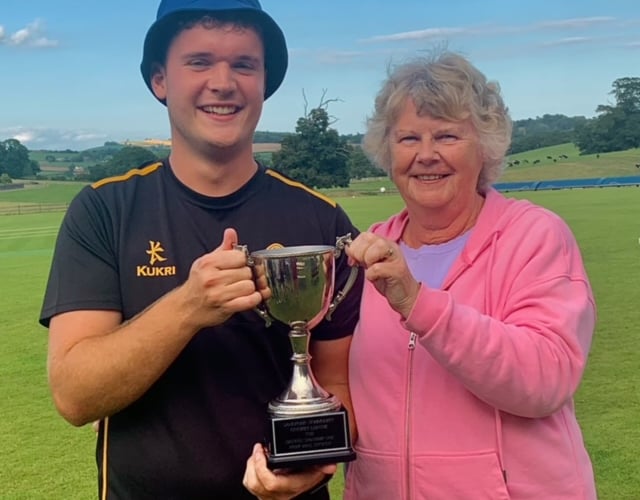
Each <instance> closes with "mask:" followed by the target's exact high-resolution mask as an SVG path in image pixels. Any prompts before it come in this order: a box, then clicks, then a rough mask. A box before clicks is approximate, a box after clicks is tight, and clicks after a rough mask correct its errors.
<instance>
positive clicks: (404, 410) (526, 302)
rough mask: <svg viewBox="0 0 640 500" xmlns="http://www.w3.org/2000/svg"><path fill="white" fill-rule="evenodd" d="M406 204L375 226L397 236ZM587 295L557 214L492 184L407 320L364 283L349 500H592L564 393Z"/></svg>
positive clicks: (574, 373)
mask: <svg viewBox="0 0 640 500" xmlns="http://www.w3.org/2000/svg"><path fill="white" fill-rule="evenodd" d="M407 220H408V218H407V213H406V210H405V211H403V212H401V213H400V214H397V215H395V216H393V217H391V218H390V219H389V220H388V221H386V222H384V223H380V224H376V225H374V226H373V227H372V228H371V230H372V231H373V232H375V233H377V234H379V235H382V236H385V237H387V238H389V239H391V240H393V241H396V242H397V241H399V240H400V237H401V235H402V231H403V229H404V227H405V225H406V223H407ZM594 324H595V304H594V300H593V294H592V291H591V287H590V285H589V281H588V278H587V275H586V273H585V270H584V266H583V263H582V258H581V256H580V251H579V248H578V246H577V244H576V241H575V239H574V236H573V235H572V233H571V231H570V230H569V228H568V227H567V225H566V224H565V223H564V221H563V220H562V219H561V218H560V217H558V216H557V215H555V214H553V213H552V212H550V211H548V210H546V209H544V208H542V207H539V206H536V205H533V204H531V203H530V202H528V201H518V200H514V199H508V198H506V197H504V196H503V195H502V194H500V193H498V192H497V191H495V190H493V189H491V190H489V192H488V193H487V197H486V201H485V204H484V207H483V208H482V211H481V213H480V216H479V218H478V220H477V222H476V225H475V227H474V228H473V231H472V233H471V235H470V237H469V240H468V241H467V243H466V245H465V247H464V249H463V250H462V253H461V255H460V256H459V257H458V259H457V260H456V262H455V263H454V264H453V266H452V268H451V269H450V270H449V273H448V275H447V277H446V278H445V281H444V284H443V289H442V290H434V289H430V288H428V287H427V286H425V285H422V286H421V289H420V293H419V297H418V299H417V301H416V304H415V306H414V308H413V310H412V311H411V314H410V315H409V317H408V318H407V319H406V321H403V320H402V318H401V317H400V316H399V315H398V314H397V313H396V312H394V311H393V310H392V309H391V308H390V307H389V306H388V304H387V301H386V299H385V298H384V297H383V296H382V295H380V294H379V293H378V292H377V291H376V289H375V288H374V287H373V285H372V284H371V283H369V282H367V283H366V284H365V289H364V292H363V300H362V305H361V311H360V323H359V324H358V326H357V328H356V331H355V333H354V336H353V342H352V345H351V354H350V368H349V372H350V388H351V397H352V401H353V405H354V413H355V418H356V422H357V424H358V436H359V437H358V442H357V444H356V451H357V453H358V458H357V460H356V461H355V462H352V463H350V464H349V468H348V473H347V479H346V484H345V494H344V498H345V499H346V500H370V499H371V500H421V499H430V500H431V499H442V500H456V499H460V500H477V499H478V500H479V499H492V500H496V499H513V500H524V499H527V500H555V499H563V500H566V499H576V500H577V499H580V500H584V499H595V498H596V490H595V484H594V478H593V471H592V467H591V461H590V459H589V456H588V454H587V451H586V449H585V447H584V444H583V439H582V433H581V431H580V428H579V426H578V423H577V421H576V417H575V413H574V405H573V395H574V394H575V392H576V389H577V388H578V385H579V383H580V380H581V377H582V374H583V372H584V369H585V364H586V361H587V355H588V353H589V348H590V344H591V338H592V335H593V330H594Z"/></svg>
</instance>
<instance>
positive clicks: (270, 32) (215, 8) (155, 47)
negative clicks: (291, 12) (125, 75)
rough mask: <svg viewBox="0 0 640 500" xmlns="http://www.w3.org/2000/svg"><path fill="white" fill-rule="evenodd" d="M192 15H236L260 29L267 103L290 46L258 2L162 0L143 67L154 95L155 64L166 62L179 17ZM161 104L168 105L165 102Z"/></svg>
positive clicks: (283, 69)
mask: <svg viewBox="0 0 640 500" xmlns="http://www.w3.org/2000/svg"><path fill="white" fill-rule="evenodd" d="M189 12H194V13H195V12H199V13H202V15H207V14H209V15H210V16H211V17H213V18H215V17H216V13H222V12H229V13H235V14H237V15H238V16H240V18H241V19H246V20H247V21H248V22H251V23H255V24H256V25H257V26H259V27H260V30H261V31H262V43H263V45H264V65H265V70H266V73H267V76H266V82H265V90H264V98H265V99H267V98H268V97H270V96H271V94H273V93H274V92H275V91H276V90H277V88H278V87H279V86H280V84H281V83H282V80H283V79H284V75H285V73H286V72H287V65H288V60H289V58H288V52H287V42H286V40H285V38H284V34H283V33H282V30H281V29H280V27H279V26H278V25H277V24H276V22H275V21H274V20H273V19H272V18H271V16H269V14H267V13H266V12H265V11H264V10H262V6H261V5H260V2H259V1H258V0H162V1H161V2H160V6H159V7H158V14H157V16H156V21H155V22H154V23H153V24H152V25H151V27H150V28H149V31H147V36H146V37H145V40H144V52H143V55H142V63H141V64H140V71H141V72H142V78H143V79H144V83H146V84H147V87H148V88H149V90H151V93H152V94H153V89H152V88H151V75H152V70H153V64H154V63H163V62H164V59H165V56H166V50H167V48H168V46H169V41H170V39H171V38H172V37H173V36H174V34H175V31H176V28H177V25H176V20H177V18H178V17H180V14H184V13H189ZM154 95H155V94H154ZM161 102H162V103H163V104H166V103H165V102H164V100H161Z"/></svg>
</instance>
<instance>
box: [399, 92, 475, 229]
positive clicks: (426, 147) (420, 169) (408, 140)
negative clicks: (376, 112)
mask: <svg viewBox="0 0 640 500" xmlns="http://www.w3.org/2000/svg"><path fill="white" fill-rule="evenodd" d="M389 141H390V151H391V177H392V179H393V182H394V183H395V185H396V186H397V188H398V191H399V192H400V194H401V195H402V197H403V199H404V201H405V203H406V204H407V208H409V210H412V209H413V210H424V209H427V210H429V211H430V212H434V211H435V212H438V211H442V212H443V215H444V216H445V217H446V214H447V213H450V214H451V215H453V214H457V215H456V217H457V216H464V214H465V213H466V210H467V209H468V210H472V207H473V206H474V200H475V198H476V197H477V185H478V178H479V176H480V172H481V170H482V166H483V154H482V147H481V144H480V141H479V137H478V134H477V132H476V130H475V127H474V126H473V124H472V123H471V120H470V119H466V120H461V121H448V120H443V119H437V118H432V117H430V116H427V115H423V116H419V115H418V111H417V109H416V106H415V105H414V103H413V101H412V100H411V99H407V100H406V101H405V103H404V106H403V108H402V110H401V112H400V114H399V115H398V119H397V120H396V122H395V124H394V125H393V126H392V128H391V130H390V133H389ZM446 218H449V217H446Z"/></svg>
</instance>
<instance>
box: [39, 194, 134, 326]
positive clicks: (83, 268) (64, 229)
mask: <svg viewBox="0 0 640 500" xmlns="http://www.w3.org/2000/svg"><path fill="white" fill-rule="evenodd" d="M110 221H111V214H110V212H109V210H108V209H107V207H106V204H105V203H104V200H102V199H101V198H100V197H98V195H97V193H96V192H95V190H94V189H93V188H91V187H89V186H88V187H86V188H84V189H83V190H82V191H81V192H80V193H79V194H78V195H77V196H76V197H75V198H74V200H73V201H72V202H71V204H70V206H69V209H68V210H67V213H66V214H65V217H64V219H63V221H62V225H61V227H60V231H59V233H58V237H57V240H56V245H55V250H54V254H53V260H52V264H51V269H50V273H49V279H48V282H47V287H46V291H45V295H44V301H43V306H42V310H41V313H40V319H39V321H40V323H41V324H42V325H43V326H49V321H50V320H51V317H53V316H55V315H56V314H60V313H63V312H69V311H75V310H121V309H122V305H121V298H120V293H119V289H120V287H119V278H118V270H117V267H118V266H117V260H116V257H115V254H116V252H115V250H114V238H113V229H112V227H113V226H112V224H111V223H110Z"/></svg>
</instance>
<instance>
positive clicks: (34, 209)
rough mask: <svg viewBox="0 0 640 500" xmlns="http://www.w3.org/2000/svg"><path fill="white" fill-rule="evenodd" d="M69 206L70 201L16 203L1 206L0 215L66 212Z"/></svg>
mask: <svg viewBox="0 0 640 500" xmlns="http://www.w3.org/2000/svg"><path fill="white" fill-rule="evenodd" d="M67 208H69V204H68V203H15V204H11V205H2V206H0V216H2V215H24V214H41V213H44V212H66V210H67Z"/></svg>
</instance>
